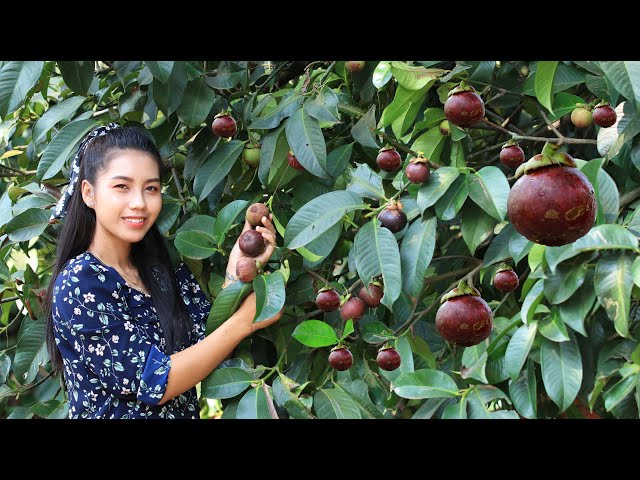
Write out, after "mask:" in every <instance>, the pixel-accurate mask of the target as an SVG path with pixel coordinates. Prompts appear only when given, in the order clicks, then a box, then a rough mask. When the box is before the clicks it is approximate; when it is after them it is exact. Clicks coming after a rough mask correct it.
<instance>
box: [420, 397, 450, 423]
mask: <svg viewBox="0 0 640 480" xmlns="http://www.w3.org/2000/svg"><path fill="white" fill-rule="evenodd" d="M446 401H447V399H446V398H430V399H428V400H427V401H426V402H424V403H423V404H422V406H421V407H420V408H419V409H418V410H416V412H415V413H414V414H413V417H411V418H412V419H418V420H428V419H430V418H431V417H433V415H434V414H435V413H436V412H437V411H438V409H439V408H440V406H441V405H442V404H443V403H444V402H446ZM447 408H449V407H448V406H447Z"/></svg>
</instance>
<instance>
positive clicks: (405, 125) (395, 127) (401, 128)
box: [391, 97, 425, 140]
mask: <svg viewBox="0 0 640 480" xmlns="http://www.w3.org/2000/svg"><path fill="white" fill-rule="evenodd" d="M424 100H425V97H419V98H417V99H416V101H415V102H413V103H411V105H409V108H408V109H407V110H406V111H405V112H404V113H402V114H401V115H400V116H399V117H398V118H396V119H395V120H394V121H393V122H392V123H391V130H392V131H393V134H394V135H395V136H396V137H397V138H400V137H402V135H404V133H405V132H406V131H407V130H409V128H410V127H411V125H413V123H414V122H415V120H416V117H417V116H418V113H420V109H421V108H422V104H423V102H424ZM407 140H408V138H407Z"/></svg>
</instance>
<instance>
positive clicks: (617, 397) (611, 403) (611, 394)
mask: <svg viewBox="0 0 640 480" xmlns="http://www.w3.org/2000/svg"><path fill="white" fill-rule="evenodd" d="M637 379H638V375H637V374H636V375H631V376H629V377H627V378H623V379H621V380H620V381H618V383H616V384H615V385H614V386H613V387H611V388H610V389H609V390H608V391H607V392H605V393H604V396H603V397H604V408H606V409H607V412H610V411H611V410H612V409H613V408H614V407H615V406H616V405H618V404H619V403H620V402H621V401H622V400H624V399H625V397H626V396H627V395H630V394H631V392H633V390H634V389H635V388H636V381H637Z"/></svg>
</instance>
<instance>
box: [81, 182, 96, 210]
mask: <svg viewBox="0 0 640 480" xmlns="http://www.w3.org/2000/svg"><path fill="white" fill-rule="evenodd" d="M81 189H82V200H83V201H84V203H86V204H87V206H88V207H94V206H95V201H94V199H93V186H92V185H91V184H90V183H89V181H88V180H82V185H81Z"/></svg>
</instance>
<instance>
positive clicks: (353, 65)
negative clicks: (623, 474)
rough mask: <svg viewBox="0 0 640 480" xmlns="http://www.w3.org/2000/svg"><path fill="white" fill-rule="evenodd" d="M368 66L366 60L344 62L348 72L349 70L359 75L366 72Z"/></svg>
mask: <svg viewBox="0 0 640 480" xmlns="http://www.w3.org/2000/svg"><path fill="white" fill-rule="evenodd" d="M366 64H367V62H365V61H364V60H360V61H357V62H356V61H348V62H344V66H345V68H346V69H347V70H349V72H351V73H358V72H361V71H362V70H364V67H365V65H366Z"/></svg>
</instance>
